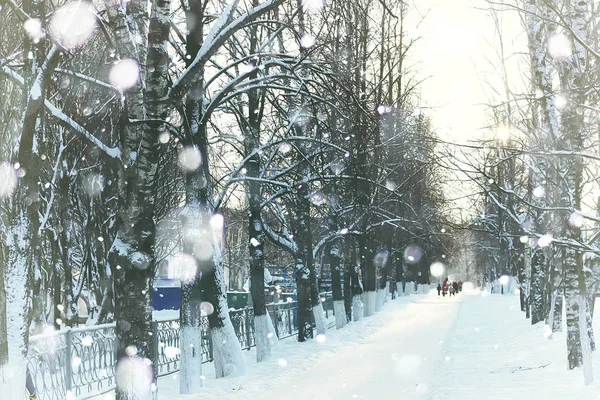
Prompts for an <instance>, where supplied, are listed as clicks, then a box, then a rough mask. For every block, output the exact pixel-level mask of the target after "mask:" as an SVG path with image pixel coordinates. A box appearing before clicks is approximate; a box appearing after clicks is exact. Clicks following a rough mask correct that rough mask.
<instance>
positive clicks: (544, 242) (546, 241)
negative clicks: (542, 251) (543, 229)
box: [538, 234, 553, 247]
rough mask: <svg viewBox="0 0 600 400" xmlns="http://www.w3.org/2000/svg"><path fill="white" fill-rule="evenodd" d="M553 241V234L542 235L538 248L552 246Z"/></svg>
mask: <svg viewBox="0 0 600 400" xmlns="http://www.w3.org/2000/svg"><path fill="white" fill-rule="evenodd" d="M552 240H553V237H552V235H551V234H546V235H542V236H540V238H539V239H538V246H540V247H548V246H550V243H552Z"/></svg>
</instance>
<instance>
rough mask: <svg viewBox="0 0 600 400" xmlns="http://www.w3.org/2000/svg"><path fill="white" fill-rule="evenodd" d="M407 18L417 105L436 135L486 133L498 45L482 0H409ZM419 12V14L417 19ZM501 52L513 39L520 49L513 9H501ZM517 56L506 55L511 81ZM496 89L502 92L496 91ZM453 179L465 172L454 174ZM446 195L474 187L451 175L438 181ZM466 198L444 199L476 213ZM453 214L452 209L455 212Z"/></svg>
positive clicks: (498, 83)
mask: <svg viewBox="0 0 600 400" xmlns="http://www.w3.org/2000/svg"><path fill="white" fill-rule="evenodd" d="M410 1H412V6H411V8H410V9H409V19H410V21H411V22H410V24H413V25H414V24H416V23H419V21H420V20H422V22H421V24H420V26H419V28H418V35H419V37H420V38H419V40H418V42H417V43H416V44H415V47H414V50H413V52H412V54H410V55H409V57H410V58H411V61H412V62H413V63H414V64H415V65H414V67H413V68H414V69H415V70H416V71H418V72H417V74H418V76H419V77H420V78H421V79H423V78H427V79H426V80H425V81H424V82H423V83H422V85H421V89H420V93H421V99H422V102H421V107H423V108H426V109H425V110H424V113H425V114H426V115H428V116H430V117H431V118H432V123H433V126H434V127H435V128H436V131H437V134H438V136H439V137H440V138H441V139H443V140H446V141H453V142H458V143H466V142H468V141H471V140H477V139H482V138H484V137H485V136H487V137H488V138H489V137H490V136H489V135H491V134H492V132H491V131H490V130H488V129H484V127H485V126H489V125H490V124H491V122H492V121H491V120H490V119H489V116H488V115H489V114H488V112H486V110H487V106H486V105H485V104H490V103H497V102H498V101H499V100H501V99H504V95H503V94H504V89H503V87H504V85H503V80H502V77H501V69H498V68H499V66H500V65H501V63H500V60H501V55H500V46H499V41H498V35H497V34H496V29H495V23H494V19H493V18H492V17H491V16H490V12H489V11H487V8H488V6H487V4H486V2H485V0H410ZM423 17H424V19H423ZM500 18H501V19H502V24H503V36H504V39H503V40H504V54H505V57H507V56H509V55H511V54H513V53H515V52H516V48H517V47H516V46H515V43H516V44H517V45H518V46H519V47H520V48H521V51H523V50H526V48H524V46H526V36H524V33H523V28H522V27H521V24H520V21H519V17H518V14H517V13H515V12H506V13H502V14H501V16H500ZM518 62H519V58H518V57H517V56H512V57H510V58H508V63H507V65H508V69H509V73H510V74H511V77H510V79H509V81H510V82H511V84H512V85H513V86H514V85H518V86H519V82H520V81H521V78H520V77H519V75H520V73H519V70H518ZM494 91H498V92H499V93H500V95H501V96H502V97H499V94H498V93H494ZM457 178H458V179H462V180H464V179H465V178H466V176H464V175H462V174H459V175H457ZM442 190H444V191H445V192H446V197H447V198H449V199H451V198H462V197H463V196H464V195H466V194H468V193H474V192H475V191H477V188H476V187H475V185H473V184H469V183H465V182H463V183H459V182H456V181H453V182H451V184H449V185H447V186H446V187H444V188H443V189H442ZM471 205H472V203H471V201H470V200H469V199H467V198H462V199H461V200H459V201H456V202H454V203H453V204H452V205H449V207H450V209H453V210H454V212H455V213H459V214H462V215H463V216H464V212H466V213H468V214H471V215H472V214H473V213H476V212H477V210H476V209H474V208H471ZM457 217H458V215H457Z"/></svg>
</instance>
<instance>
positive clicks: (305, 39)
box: [300, 34, 317, 49]
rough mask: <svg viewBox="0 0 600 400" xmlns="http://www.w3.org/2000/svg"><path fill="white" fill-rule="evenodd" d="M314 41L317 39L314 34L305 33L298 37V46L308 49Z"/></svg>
mask: <svg viewBox="0 0 600 400" xmlns="http://www.w3.org/2000/svg"><path fill="white" fill-rule="evenodd" d="M316 42H317V39H316V38H315V37H314V36H312V35H309V34H306V35H304V36H302V38H301V39H300V46H302V47H304V48H305V49H310V48H311V47H313V46H314V45H315V43H316Z"/></svg>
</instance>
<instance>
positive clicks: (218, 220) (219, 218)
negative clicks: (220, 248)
mask: <svg viewBox="0 0 600 400" xmlns="http://www.w3.org/2000/svg"><path fill="white" fill-rule="evenodd" d="M224 224H225V219H224V218H223V215H221V214H215V215H213V216H212V217H211V218H210V226H212V228H213V229H216V230H219V229H223V226H224Z"/></svg>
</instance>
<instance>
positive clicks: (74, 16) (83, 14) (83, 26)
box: [49, 2, 96, 50]
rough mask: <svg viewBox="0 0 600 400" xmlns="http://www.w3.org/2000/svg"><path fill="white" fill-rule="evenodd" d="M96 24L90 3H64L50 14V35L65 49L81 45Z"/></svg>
mask: <svg viewBox="0 0 600 400" xmlns="http://www.w3.org/2000/svg"><path fill="white" fill-rule="evenodd" d="M95 26H96V15H95V14H94V13H93V12H92V10H91V5H90V3H87V2H73V3H68V4H65V5H64V6H62V7H60V8H59V9H58V10H56V11H55V12H54V13H53V14H52V18H51V19H50V26H49V32H50V36H51V37H52V38H53V39H54V40H55V41H57V42H58V43H59V44H60V45H61V46H62V47H64V48H65V49H69V50H73V49H75V48H78V47H81V46H82V45H83V44H84V43H85V42H86V41H87V40H88V39H89V37H90V36H91V34H92V32H93V31H94V28H95Z"/></svg>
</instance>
